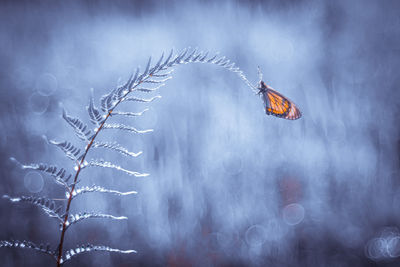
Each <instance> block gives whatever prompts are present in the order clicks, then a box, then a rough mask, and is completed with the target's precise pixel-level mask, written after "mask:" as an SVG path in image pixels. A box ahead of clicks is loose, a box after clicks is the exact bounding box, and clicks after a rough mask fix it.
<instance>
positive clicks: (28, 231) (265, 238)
mask: <svg viewBox="0 0 400 267" xmlns="http://www.w3.org/2000/svg"><path fill="white" fill-rule="evenodd" d="M399 8H400V3H399V2H398V1H388V0H384V1H344V0H340V1H289V0H285V1H277V0H274V1H197V2H195V1H130V2H127V1H69V2H68V1H64V2H61V1H59V2H54V1H35V2H33V1H18V2H16V1H2V3H1V4H0V14H1V15H0V21H1V23H0V34H1V38H0V58H1V61H0V66H1V70H0V85H1V87H0V95H1V97H0V131H1V135H0V157H1V158H0V165H1V167H0V175H1V182H0V194H1V195H3V194H9V195H11V196H18V195H31V194H32V195H46V196H49V197H51V198H60V197H62V196H63V191H62V189H61V188H60V187H58V186H57V185H54V183H52V180H51V178H50V177H47V176H46V175H42V174H41V173H37V172H29V171H22V170H20V169H18V168H17V167H16V166H15V165H14V164H12V162H10V161H9V157H10V156H13V157H16V158H17V159H18V160H19V161H21V162H23V163H30V162H48V163H52V164H58V165H59V166H65V167H66V168H69V169H70V170H71V171H72V168H73V164H72V162H70V161H68V160H67V159H65V158H64V156H63V154H62V152H60V151H59V150H57V149H56V148H55V147H50V146H48V145H47V144H46V143H45V141H44V140H43V139H42V137H41V136H42V135H43V134H45V135H46V136H48V137H50V138H52V139H56V140H65V139H67V140H70V141H73V142H74V143H75V144H76V145H81V146H82V143H81V142H80V141H79V140H78V139H77V138H76V137H75V136H74V134H73V131H72V129H70V128H69V126H68V125H67V124H66V123H65V122H64V121H62V119H61V117H60V115H61V109H60V106H59V103H60V102H62V104H63V106H64V107H65V108H66V109H67V111H68V112H69V114H71V115H72V116H78V117H80V118H81V119H83V120H84V121H85V122H87V123H88V124H89V120H88V116H87V114H86V109H85V106H86V105H87V103H88V99H89V96H90V88H94V89H95V97H96V99H99V97H100V96H101V95H102V94H104V93H107V92H108V91H110V90H111V89H112V88H114V87H116V86H118V85H120V84H121V83H123V82H124V81H125V80H126V79H127V78H128V77H129V75H130V74H131V72H133V70H134V69H135V68H136V67H137V66H142V68H143V67H144V65H145V64H146V61H147V58H148V56H150V55H153V56H154V57H158V56H160V55H161V53H162V52H163V51H165V52H168V51H169V50H170V49H171V48H175V49H176V50H178V51H179V50H181V49H183V48H185V47H188V46H191V47H198V48H199V49H200V50H208V51H210V52H220V54H221V55H225V56H227V57H228V58H229V59H231V60H233V61H234V62H236V63H237V65H238V66H239V67H240V68H241V69H242V70H243V71H244V72H245V73H246V75H247V76H248V78H249V79H250V80H251V81H252V82H254V83H256V82H257V81H258V80H257V79H258V77H257V66H258V65H259V66H260V67H261V68H262V70H263V73H264V80H265V81H266V83H267V84H269V85H270V86H272V87H273V88H275V89H277V90H278V91H280V92H281V93H282V94H284V95H286V96H288V97H289V98H290V99H292V100H293V101H294V102H295V103H296V104H297V105H298V106H299V108H300V109H301V111H302V113H303V117H302V118H301V119H300V120H297V121H287V120H283V119H278V118H275V117H272V116H266V115H265V113H264V111H263V105H262V101H261V100H260V99H259V97H257V96H255V95H254V94H253V93H252V92H251V91H250V90H249V88H248V87H246V85H245V84H244V83H243V82H242V81H241V80H240V79H239V78H238V77H237V76H236V75H235V74H233V73H231V72H229V71H226V70H224V69H222V68H219V67H217V66H213V65H205V64H201V65H200V64H191V65H183V66H178V67H176V70H175V72H174V74H173V79H172V80H170V81H168V82H167V85H166V86H165V87H163V88H161V89H160V91H159V92H158V93H159V94H161V95H162V98H161V99H158V100H156V101H155V102H153V103H151V104H150V105H147V104H141V103H133V102H131V103H128V104H123V105H121V106H120V111H141V110H143V109H144V108H145V107H150V111H149V112H147V113H146V114H145V115H144V116H143V117H141V118H132V119H126V120H121V119H119V118H115V117H113V118H112V120H113V122H116V121H119V122H123V123H124V124H131V125H134V126H135V127H137V128H140V129H145V128H153V129H154V130H155V131H154V132H153V133H150V134H147V135H140V136H139V135H132V134H129V133H124V132H114V131H113V130H108V131H105V132H103V133H101V135H100V136H99V138H100V140H103V141H112V140H115V141H118V142H119V143H120V144H122V145H124V146H125V147H127V148H128V149H129V150H131V151H134V152H136V151H140V150H142V151H144V153H143V155H141V156H140V157H139V158H137V159H135V160H132V159H128V158H124V157H123V156H119V155H118V154H116V153H114V152H107V151H104V150H101V149H98V150H93V151H92V152H91V153H90V154H89V158H98V157H101V158H104V159H105V160H107V161H111V162H114V163H117V164H119V165H122V166H123V167H125V168H127V169H130V170H136V171H141V172H147V173H150V174H151V175H150V176H149V177H146V178H133V177H129V176H126V175H123V174H121V173H119V172H117V171H113V170H99V169H87V170H84V171H83V172H82V176H81V179H82V181H81V185H93V184H97V185H102V186H105V187H109V188H111V189H116V190H121V191H130V190H136V191H138V192H139V193H138V194H137V195H134V196H125V197H116V196H113V195H105V194H92V195H90V194H87V195H84V196H81V197H80V198H77V199H76V200H75V201H73V203H72V210H73V212H79V211H84V210H89V211H101V212H106V213H110V214H113V215H116V216H120V215H126V216H128V217H129V220H128V221H116V222H113V221H108V220H101V219H99V220H97V219H92V220H87V221H84V222H82V223H80V224H78V225H76V227H75V228H70V229H69V230H68V232H67V237H66V248H70V247H75V244H80V243H87V242H90V243H93V244H107V245H110V246H112V247H117V248H121V249H135V250H137V251H138V254H136V255H132V254H130V255H115V254H108V253H92V254H86V255H83V256H80V257H77V258H74V259H73V260H72V261H71V265H72V266H213V265H214V266H248V265H254V266H398V264H399V259H400V258H398V257H399V256H400V234H399V229H398V227H399V226H400V210H399V205H400V184H399V178H400V176H399V159H400V158H399V149H400V133H399V125H400V124H399V122H400V119H399V115H400V101H399V96H400V94H399V89H398V86H399V82H400V80H399V77H398V75H397V74H398V70H399V67H400V60H399V52H400V50H399V47H400V46H399V40H400V36H399V33H400V17H399V14H398V10H399ZM0 212H1V217H0V226H1V228H0V229H1V231H0V239H1V240H3V239H11V238H13V239H20V240H22V239H29V240H32V241H34V242H37V243H40V242H45V241H49V242H50V243H51V244H52V245H53V247H55V246H56V245H57V244H58V240H59V232H58V230H57V227H58V226H57V223H56V222H55V221H53V220H50V219H49V218H47V217H46V216H44V215H43V213H42V211H40V210H39V209H37V208H32V207H31V206H29V205H18V206H17V205H10V204H9V203H8V202H7V201H6V200H1V201H0ZM0 258H1V259H2V260H1V264H2V266H43V265H44V264H52V261H51V259H49V258H48V257H46V256H43V255H40V254H36V253H35V252H31V251H29V250H15V249H14V250H10V249H0Z"/></svg>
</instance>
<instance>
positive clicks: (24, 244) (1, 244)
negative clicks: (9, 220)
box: [0, 240, 56, 259]
mask: <svg viewBox="0 0 400 267" xmlns="http://www.w3.org/2000/svg"><path fill="white" fill-rule="evenodd" d="M0 248H30V249H33V250H36V251H39V252H42V253H45V254H48V255H50V256H52V257H53V258H54V259H55V258H56V254H55V252H54V251H53V250H52V249H51V248H50V245H49V244H46V245H44V244H40V245H36V244H35V243H33V242H32V241H26V240H24V241H18V240H0Z"/></svg>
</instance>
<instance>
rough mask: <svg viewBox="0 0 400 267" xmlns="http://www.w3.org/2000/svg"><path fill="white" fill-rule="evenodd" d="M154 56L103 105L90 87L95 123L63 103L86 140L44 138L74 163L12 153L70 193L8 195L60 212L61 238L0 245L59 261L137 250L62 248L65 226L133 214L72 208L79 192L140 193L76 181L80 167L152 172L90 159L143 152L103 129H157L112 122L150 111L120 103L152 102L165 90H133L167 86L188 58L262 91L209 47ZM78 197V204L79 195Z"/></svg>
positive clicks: (65, 116)
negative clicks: (100, 152)
mask: <svg viewBox="0 0 400 267" xmlns="http://www.w3.org/2000/svg"><path fill="white" fill-rule="evenodd" d="M155 62H156V63H155V64H152V58H151V57H150V58H149V60H148V61H147V64H146V67H145V69H144V71H143V72H140V69H139V68H137V69H136V71H135V72H134V73H133V74H132V75H131V76H130V77H129V79H128V80H127V81H126V82H125V83H124V84H123V85H121V86H119V87H117V88H115V89H112V90H111V91H110V92H108V93H107V94H105V95H103V96H102V97H101V98H100V103H99V107H97V106H96V105H95V100H94V97H93V95H94V92H93V89H91V90H90V91H91V94H90V98H89V104H88V106H87V107H86V109H87V112H88V117H89V118H88V119H89V120H90V122H91V123H92V124H93V127H90V126H88V125H87V124H86V123H85V122H84V121H83V120H82V119H81V118H76V117H73V116H71V115H69V114H68V113H67V111H66V110H65V109H64V108H63V109H62V118H63V119H64V121H65V122H67V124H68V125H69V126H71V128H72V130H73V132H74V133H75V135H76V136H77V137H78V138H79V139H80V140H81V141H83V144H82V143H81V145H75V144H74V143H73V141H71V140H62V141H55V140H52V139H48V138H47V137H45V138H46V140H47V142H48V144H49V145H52V146H55V147H57V148H58V149H59V150H61V152H63V154H64V155H65V157H66V158H68V159H70V160H72V161H73V162H74V164H73V166H70V165H69V166H68V167H66V166H61V167H59V166H55V165H52V164H48V163H31V164H26V165H25V164H22V163H20V162H18V161H17V160H16V159H14V158H11V160H12V161H13V162H15V163H16V164H17V165H18V166H19V167H20V168H22V169H31V170H36V171H41V172H43V173H46V174H48V175H49V176H51V177H52V178H53V180H54V181H55V182H56V183H57V184H59V185H62V186H63V187H64V189H65V197H66V199H64V203H62V204H61V205H56V204H55V202H54V201H53V200H52V199H49V198H45V197H32V196H28V197H27V196H21V197H10V196H8V195H5V196H4V197H3V198H4V199H7V200H9V201H10V202H12V203H14V204H20V203H28V204H32V205H34V206H37V207H39V208H41V209H42V210H43V211H44V213H45V214H46V215H48V216H49V217H51V218H56V219H57V220H58V222H59V223H60V226H61V227H60V231H61V234H60V242H59V243H58V245H57V246H56V247H57V249H56V250H54V251H53V250H51V249H50V246H49V245H47V246H44V245H36V244H35V243H33V242H31V241H12V240H10V241H0V247H8V248H30V249H34V250H36V251H39V252H43V253H45V254H48V255H50V256H52V257H53V258H54V259H55V261H56V264H57V266H61V265H62V264H64V263H65V262H67V261H69V260H70V259H71V258H72V257H75V256H77V255H80V254H82V253H86V252H92V251H105V252H115V253H124V254H125V253H136V251H135V250H121V249H117V248H111V247H108V246H103V245H101V246H99V245H92V244H87V245H82V246H78V247H76V248H74V249H67V250H65V251H64V250H63V245H64V237H65V234H66V230H67V229H69V228H70V227H71V226H73V225H75V224H76V223H78V222H80V221H83V220H87V219H94V218H96V219H108V220H112V221H119V220H126V219H128V218H127V217H125V216H117V215H110V214H105V213H102V212H88V211H81V212H78V213H76V214H71V212H70V206H71V204H72V200H73V199H75V198H76V197H77V196H79V195H82V194H89V193H107V194H113V195H116V196H127V195H134V194H136V193H137V192H136V191H133V190H131V191H127V192H122V191H118V190H117V189H108V188H104V187H102V186H99V185H92V186H80V187H77V184H78V183H83V181H81V180H80V177H79V175H80V172H81V171H82V170H83V169H88V170H89V169H90V168H89V167H98V168H110V169H114V170H118V171H120V172H122V173H124V174H127V175H129V176H133V177H135V178H136V177H146V176H148V175H149V174H147V173H141V172H138V171H136V170H128V169H125V168H123V167H121V166H119V165H118V164H117V163H112V162H109V161H107V160H103V159H89V160H87V159H86V158H87V156H88V154H89V153H90V151H91V148H97V149H104V150H109V151H113V152H117V153H119V154H121V155H123V156H128V157H131V158H136V157H138V156H140V155H141V154H142V151H135V152H133V151H130V150H128V149H127V148H125V147H124V146H123V145H121V144H118V143H117V142H115V141H113V140H111V141H108V140H99V138H100V137H98V136H99V135H100V132H101V131H102V130H103V129H109V130H115V131H118V130H120V131H127V132H131V133H134V134H146V133H150V132H152V131H153V130H152V129H137V128H136V127H134V126H133V125H127V124H122V123H115V122H114V123H113V122H110V121H111V120H112V117H113V116H118V117H126V118H127V120H128V121H129V118H131V117H139V116H143V115H145V114H146V111H147V110H148V109H147V108H146V109H144V110H142V111H141V112H131V111H129V110H122V111H120V110H117V108H118V106H119V104H120V103H123V102H127V103H132V102H133V104H134V103H135V102H141V103H145V104H151V103H152V102H153V101H154V100H156V99H159V98H160V97H161V96H159V95H156V96H153V97H148V98H141V97H139V96H137V95H134V94H135V93H136V92H144V93H152V92H156V91H157V90H158V89H159V88H161V87H162V86H164V85H165V83H166V82H167V81H168V80H169V79H171V78H172V76H171V74H172V72H173V67H174V66H177V65H183V64H188V63H207V64H213V65H217V66H220V67H223V68H225V69H227V70H229V71H231V72H233V73H236V74H237V75H238V76H239V77H240V78H241V79H242V80H243V81H244V82H245V83H246V84H247V85H248V86H249V87H250V88H251V89H252V90H253V91H254V92H257V89H256V88H255V87H254V86H253V85H251V83H250V82H249V81H248V80H247V78H246V77H245V75H244V74H243V72H242V71H241V70H240V69H239V68H238V67H235V64H234V63H232V62H230V61H229V60H227V59H226V58H225V57H218V56H217V55H214V56H209V54H208V52H199V51H197V49H184V50H183V51H181V52H180V53H177V54H174V51H173V50H171V51H170V53H169V54H168V55H167V56H166V57H164V53H163V54H162V55H161V57H160V58H158V60H156V61H155ZM105 155H106V154H105ZM74 203H76V204H79V202H77V201H76V202H74Z"/></svg>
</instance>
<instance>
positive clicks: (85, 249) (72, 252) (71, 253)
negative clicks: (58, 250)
mask: <svg viewBox="0 0 400 267" xmlns="http://www.w3.org/2000/svg"><path fill="white" fill-rule="evenodd" d="M92 251H108V252H116V253H123V254H129V253H137V252H136V250H120V249H116V248H110V247H108V246H95V245H92V244H87V245H81V246H78V247H76V248H74V249H70V250H67V251H66V252H65V256H64V258H63V259H62V260H61V262H60V263H61V264H63V263H65V262H67V261H69V260H70V259H71V258H72V257H74V256H77V255H79V254H82V253H85V252H92Z"/></svg>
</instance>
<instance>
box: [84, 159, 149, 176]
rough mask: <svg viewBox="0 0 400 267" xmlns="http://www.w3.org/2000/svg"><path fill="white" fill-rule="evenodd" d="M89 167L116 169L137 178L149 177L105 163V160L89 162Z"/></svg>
mask: <svg viewBox="0 0 400 267" xmlns="http://www.w3.org/2000/svg"><path fill="white" fill-rule="evenodd" d="M88 166H95V167H102V168H110V169H115V170H118V171H122V172H124V173H126V174H128V175H131V176H135V177H146V176H149V174H148V173H140V172H135V171H130V170H126V169H124V168H122V167H121V166H119V165H115V164H112V163H111V162H107V161H103V160H92V161H90V162H89V165H88Z"/></svg>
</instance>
